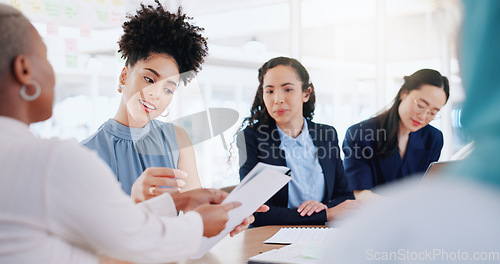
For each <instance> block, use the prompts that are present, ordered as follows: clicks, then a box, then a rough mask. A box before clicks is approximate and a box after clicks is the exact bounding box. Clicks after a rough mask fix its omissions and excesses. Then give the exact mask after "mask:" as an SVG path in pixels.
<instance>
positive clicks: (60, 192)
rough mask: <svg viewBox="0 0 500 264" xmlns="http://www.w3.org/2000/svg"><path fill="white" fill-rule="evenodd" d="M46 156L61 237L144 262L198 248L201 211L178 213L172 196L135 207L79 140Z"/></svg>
mask: <svg viewBox="0 0 500 264" xmlns="http://www.w3.org/2000/svg"><path fill="white" fill-rule="evenodd" d="M47 155H51V157H50V158H49V160H50V161H49V164H48V165H47V168H48V169H47V171H46V174H45V175H46V176H45V177H46V180H45V182H44V184H45V190H46V193H45V196H44V197H45V207H46V208H47V211H46V212H47V214H46V221H47V222H48V223H49V226H50V229H51V231H52V232H54V233H55V234H56V235H58V236H61V237H62V238H63V239H66V240H68V241H69V242H71V243H73V244H76V245H78V246H81V247H83V248H86V249H88V250H90V251H92V252H94V253H96V254H104V255H107V256H109V257H112V258H117V259H123V260H128V261H133V262H141V263H147V262H174V261H179V260H182V259H185V258H187V257H189V256H191V255H192V254H194V253H195V252H197V250H198V247H199V246H200V243H201V238H202V235H203V221H202V219H201V216H200V215H199V214H198V213H196V212H189V213H187V214H185V215H183V216H179V217H177V216H176V208H175V205H174V203H173V200H172V198H171V196H170V195H168V194H166V195H161V196H159V197H157V198H155V199H152V200H150V201H148V202H146V203H144V204H142V205H136V204H135V203H134V202H133V201H132V199H131V198H130V197H129V196H127V195H126V194H125V193H124V192H123V191H122V189H121V187H120V185H119V183H118V182H117V181H116V179H115V176H114V175H113V173H112V172H111V170H110V169H109V168H108V166H107V165H106V164H105V163H104V162H103V161H102V160H101V159H99V158H98V156H97V155H95V154H94V153H92V152H90V151H89V150H87V149H84V148H83V147H80V146H78V145H76V143H72V142H63V143H60V144H58V146H57V147H55V149H54V151H53V152H52V153H47Z"/></svg>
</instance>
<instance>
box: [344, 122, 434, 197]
mask: <svg viewBox="0 0 500 264" xmlns="http://www.w3.org/2000/svg"><path fill="white" fill-rule="evenodd" d="M385 136H386V134H385V131H384V130H382V129H378V127H377V122H376V119H375V118H372V119H368V120H365V121H363V122H360V123H358V124H355V125H353V126H351V127H350V128H348V129H347V131H346V135H345V138H344V143H343V146H342V149H343V150H344V165H345V171H346V176H347V179H348V181H349V186H350V188H351V190H367V189H372V188H374V187H376V186H380V185H383V184H386V183H389V182H394V181H396V180H399V179H403V178H406V177H409V176H411V175H413V174H416V173H423V172H425V170H426V169H427V167H428V166H429V164H430V163H431V162H433V161H437V160H438V159H439V156H440V155H441V149H442V148H443V133H441V131H439V130H438V129H436V128H434V127H432V126H431V125H427V126H425V127H423V128H421V129H419V130H418V131H415V132H413V133H410V136H409V139H408V145H407V147H406V153H405V157H404V160H402V159H401V155H400V154H399V151H395V152H394V153H392V154H391V155H388V156H385V157H381V156H379V155H376V153H377V141H378V140H380V139H383V137H385Z"/></svg>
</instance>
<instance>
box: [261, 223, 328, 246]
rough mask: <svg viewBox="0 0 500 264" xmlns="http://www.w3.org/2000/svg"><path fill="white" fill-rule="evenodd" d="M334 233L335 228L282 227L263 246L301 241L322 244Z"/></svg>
mask: <svg viewBox="0 0 500 264" xmlns="http://www.w3.org/2000/svg"><path fill="white" fill-rule="evenodd" d="M334 232H336V229H335V228H324V227H284V228H281V229H280V230H279V231H278V232H276V234H274V236H272V237H270V238H269V239H268V240H266V241H264V243H265V244H285V245H287V244H293V243H295V242H301V241H311V242H324V241H326V240H327V239H328V238H329V237H332V236H333V233H334Z"/></svg>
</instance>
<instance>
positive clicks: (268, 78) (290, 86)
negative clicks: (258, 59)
mask: <svg viewBox="0 0 500 264" xmlns="http://www.w3.org/2000/svg"><path fill="white" fill-rule="evenodd" d="M262 87H263V90H264V91H263V92H264V93H263V99H264V104H265V106H266V108H267V112H268V113H269V115H270V116H271V117H272V118H273V119H274V120H275V121H276V124H277V125H278V126H280V127H284V126H286V125H290V124H295V122H298V123H300V120H302V116H303V113H302V109H303V107H304V106H303V104H304V103H305V102H307V101H308V100H309V93H306V92H303V91H302V81H301V80H300V79H299V76H298V75H297V73H296V71H295V69H294V68H292V67H290V66H284V65H278V66H276V67H274V68H272V69H269V70H267V72H266V74H265V75H264V78H263V82H262Z"/></svg>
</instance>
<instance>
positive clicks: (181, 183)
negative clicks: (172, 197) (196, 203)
mask: <svg viewBox="0 0 500 264" xmlns="http://www.w3.org/2000/svg"><path fill="white" fill-rule="evenodd" d="M184 185H186V182H185V181H183V180H177V186H179V187H183V186H184Z"/></svg>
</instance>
